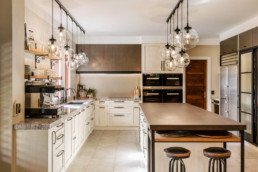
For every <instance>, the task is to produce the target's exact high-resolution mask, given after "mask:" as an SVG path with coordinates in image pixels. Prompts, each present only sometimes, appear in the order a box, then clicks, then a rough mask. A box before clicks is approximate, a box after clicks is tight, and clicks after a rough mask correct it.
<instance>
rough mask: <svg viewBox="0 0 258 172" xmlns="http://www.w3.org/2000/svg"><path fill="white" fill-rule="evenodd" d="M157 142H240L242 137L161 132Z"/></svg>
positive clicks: (157, 135)
mask: <svg viewBox="0 0 258 172" xmlns="http://www.w3.org/2000/svg"><path fill="white" fill-rule="evenodd" d="M155 142H240V138H239V137H238V136H235V135H233V134H232V136H231V137H228V138H219V139H214V138H207V137H200V136H197V135H189V136H185V137H177V138H174V137H164V136H161V135H159V134H157V133H156V134H155Z"/></svg>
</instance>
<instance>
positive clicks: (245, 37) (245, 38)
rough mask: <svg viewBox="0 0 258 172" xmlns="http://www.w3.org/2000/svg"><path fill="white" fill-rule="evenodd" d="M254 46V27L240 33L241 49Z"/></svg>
mask: <svg viewBox="0 0 258 172" xmlns="http://www.w3.org/2000/svg"><path fill="white" fill-rule="evenodd" d="M252 47H253V29H252V30H248V31H246V32H243V33H241V34H240V35H239V50H245V49H248V48H252Z"/></svg>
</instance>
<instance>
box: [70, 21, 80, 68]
mask: <svg viewBox="0 0 258 172" xmlns="http://www.w3.org/2000/svg"><path fill="white" fill-rule="evenodd" d="M71 44H72V48H70V52H71V54H70V57H71V59H70V65H71V66H70V67H71V69H74V68H75V67H77V64H78V61H77V59H76V53H75V52H74V48H73V44H74V34H73V21H72V42H71Z"/></svg>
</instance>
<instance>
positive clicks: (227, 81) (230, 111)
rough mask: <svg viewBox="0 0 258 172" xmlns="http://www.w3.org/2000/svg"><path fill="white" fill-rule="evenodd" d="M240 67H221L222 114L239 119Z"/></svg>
mask: <svg viewBox="0 0 258 172" xmlns="http://www.w3.org/2000/svg"><path fill="white" fill-rule="evenodd" d="M237 85H238V67H237V65H232V66H223V67H221V68H220V112H219V114H220V115H221V116H224V117H226V118H230V119H232V120H235V121H238V119H239V118H238V101H237V100H238V87H237Z"/></svg>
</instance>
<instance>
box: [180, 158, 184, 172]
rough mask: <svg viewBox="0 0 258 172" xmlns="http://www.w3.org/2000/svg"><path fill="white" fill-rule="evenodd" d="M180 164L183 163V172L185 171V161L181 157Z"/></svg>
mask: <svg viewBox="0 0 258 172" xmlns="http://www.w3.org/2000/svg"><path fill="white" fill-rule="evenodd" d="M180 164H181V172H185V163H184V161H183V160H182V159H180Z"/></svg>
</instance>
